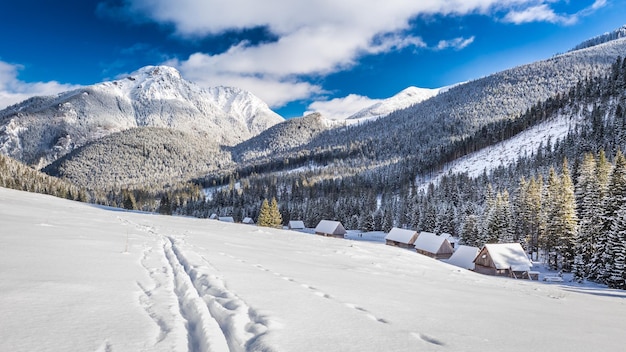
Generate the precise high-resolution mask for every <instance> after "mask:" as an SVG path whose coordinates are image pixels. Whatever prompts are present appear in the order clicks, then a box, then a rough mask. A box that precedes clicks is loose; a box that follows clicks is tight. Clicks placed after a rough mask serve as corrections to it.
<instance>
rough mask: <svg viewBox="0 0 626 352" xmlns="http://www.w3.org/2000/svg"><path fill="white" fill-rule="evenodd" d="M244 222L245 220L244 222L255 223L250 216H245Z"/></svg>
mask: <svg viewBox="0 0 626 352" xmlns="http://www.w3.org/2000/svg"><path fill="white" fill-rule="evenodd" d="M242 222H243V223H244V224H254V220H252V218H250V217H245V218H243V221H242Z"/></svg>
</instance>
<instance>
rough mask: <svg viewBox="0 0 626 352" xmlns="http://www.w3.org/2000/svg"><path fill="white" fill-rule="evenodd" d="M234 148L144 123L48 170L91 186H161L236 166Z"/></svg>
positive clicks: (77, 152) (102, 139) (66, 157)
mask: <svg viewBox="0 0 626 352" xmlns="http://www.w3.org/2000/svg"><path fill="white" fill-rule="evenodd" d="M232 165H233V163H232V161H231V160H230V154H229V153H227V152H225V151H223V150H222V148H221V147H220V146H219V145H218V144H217V143H216V142H215V141H214V140H213V139H212V138H209V137H206V136H202V135H198V134H193V133H185V132H182V131H176V130H172V129H166V128H156V127H141V128H133V129H129V130H126V131H123V132H118V133H114V134H111V135H109V136H106V137H104V138H101V139H99V140H97V141H95V142H93V143H90V144H88V145H86V146H84V147H81V148H78V149H76V150H74V151H73V152H72V153H70V154H68V155H66V156H64V157H63V158H61V159H59V160H57V161H56V162H54V163H52V164H51V165H49V166H47V167H46V168H44V169H43V171H44V172H46V173H48V174H50V175H53V176H57V177H62V178H65V179H67V180H70V181H71V182H72V183H74V184H76V185H80V186H81V187H85V188H87V189H91V190H109V189H115V188H134V187H137V186H142V187H149V186H150V187H156V188H162V186H163V185H168V184H174V183H177V182H182V181H187V180H189V179H191V178H194V177H198V176H201V175H204V174H206V173H209V172H211V171H215V170H220V169H222V168H232Z"/></svg>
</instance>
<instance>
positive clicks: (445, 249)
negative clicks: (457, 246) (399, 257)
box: [414, 231, 454, 259]
mask: <svg viewBox="0 0 626 352" xmlns="http://www.w3.org/2000/svg"><path fill="white" fill-rule="evenodd" d="M414 247H415V250H416V251H417V253H419V254H423V255H426V256H429V257H431V258H435V259H448V258H450V256H451V255H452V253H454V248H452V245H451V244H450V242H448V239H446V238H443V237H441V236H437V235H435V234H434V233H432V232H425V231H422V232H420V234H419V236H417V239H416V240H415V243H414Z"/></svg>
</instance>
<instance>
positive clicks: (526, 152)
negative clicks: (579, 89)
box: [418, 114, 582, 190]
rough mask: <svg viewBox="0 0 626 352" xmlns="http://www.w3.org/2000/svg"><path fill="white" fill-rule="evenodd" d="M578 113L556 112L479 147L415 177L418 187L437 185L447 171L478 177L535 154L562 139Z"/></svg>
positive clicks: (572, 126)
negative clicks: (427, 174) (432, 172)
mask: <svg viewBox="0 0 626 352" xmlns="http://www.w3.org/2000/svg"><path fill="white" fill-rule="evenodd" d="M581 118H582V117H581V116H580V114H579V115H578V116H576V115H574V114H571V115H564V114H560V115H558V116H555V117H554V118H551V119H550V120H548V121H545V122H542V123H540V124H538V125H536V126H533V127H531V128H529V129H527V130H525V131H523V132H521V133H519V134H518V135H516V136H514V137H513V138H510V139H507V140H505V141H502V142H499V143H497V144H495V145H492V146H489V147H487V148H484V149H481V150H479V151H477V152H474V153H471V154H469V155H466V156H464V157H461V158H459V159H457V160H455V161H453V162H451V163H448V164H446V165H444V167H443V169H442V170H441V171H440V172H439V173H438V174H436V175H434V176H433V177H429V178H423V179H420V180H418V181H419V184H420V187H421V189H424V190H425V189H426V188H427V186H428V184H429V183H431V182H433V183H435V184H437V183H438V182H439V179H440V178H441V176H443V175H445V174H448V173H452V174H454V173H467V175H468V176H469V177H474V178H475V177H479V176H480V175H481V174H482V173H483V172H486V173H489V172H490V171H492V170H494V169H495V168H497V167H500V166H505V167H506V166H508V165H511V164H513V163H515V162H516V161H517V159H518V158H519V157H523V156H530V155H532V154H535V153H537V151H538V150H539V147H540V146H545V145H546V144H548V143H549V144H552V145H554V144H555V142H556V141H558V140H562V139H563V138H565V137H566V136H567V133H568V132H569V131H570V130H573V129H574V127H575V126H576V124H578V123H579V122H580V121H581Z"/></svg>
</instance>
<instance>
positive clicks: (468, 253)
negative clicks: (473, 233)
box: [445, 245, 480, 270]
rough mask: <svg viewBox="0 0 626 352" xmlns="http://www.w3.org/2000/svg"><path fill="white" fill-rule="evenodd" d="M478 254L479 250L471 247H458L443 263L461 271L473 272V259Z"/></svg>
mask: <svg viewBox="0 0 626 352" xmlns="http://www.w3.org/2000/svg"><path fill="white" fill-rule="evenodd" d="M479 252H480V248H478V247H471V246H463V245H461V246H458V247H457V249H456V250H455V251H454V253H452V256H450V258H448V260H446V261H445V262H446V263H448V264H452V265H454V266H458V267H460V268H463V269H468V270H474V259H476V256H477V255H478V253H479Z"/></svg>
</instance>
